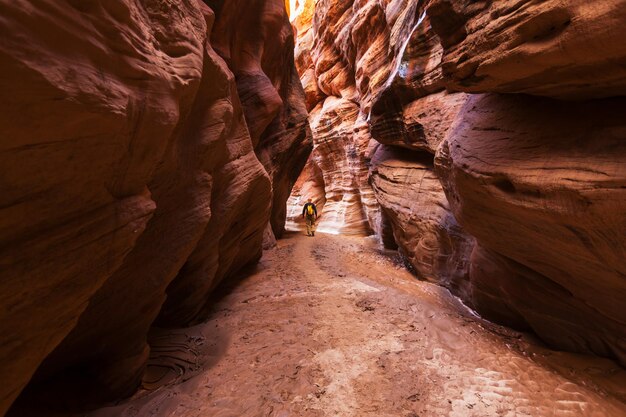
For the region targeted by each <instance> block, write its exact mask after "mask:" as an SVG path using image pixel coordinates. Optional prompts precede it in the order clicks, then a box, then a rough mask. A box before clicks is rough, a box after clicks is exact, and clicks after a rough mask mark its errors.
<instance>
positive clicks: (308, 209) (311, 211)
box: [306, 204, 313, 216]
mask: <svg viewBox="0 0 626 417" xmlns="http://www.w3.org/2000/svg"><path fill="white" fill-rule="evenodd" d="M306 212H307V214H308V215H309V216H312V215H313V204H309V205H308V206H306Z"/></svg>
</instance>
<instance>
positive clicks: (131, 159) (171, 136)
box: [0, 0, 311, 415]
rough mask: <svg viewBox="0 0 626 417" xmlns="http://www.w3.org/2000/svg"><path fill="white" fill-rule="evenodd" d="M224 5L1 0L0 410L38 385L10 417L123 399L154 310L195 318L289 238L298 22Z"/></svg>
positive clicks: (274, 4) (299, 128) (298, 153)
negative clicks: (285, 232)
mask: <svg viewBox="0 0 626 417" xmlns="http://www.w3.org/2000/svg"><path fill="white" fill-rule="evenodd" d="M35 3H36V4H35ZM229 4H230V3H229ZM227 6H228V5H227ZM216 10H217V16H216V13H214V11H213V10H211V9H210V8H209V7H207V6H206V5H205V4H204V3H202V2H200V1H196V0H193V1H183V0H168V1H151V2H143V1H136V0H114V1H109V2H102V3H100V2H77V1H62V2H58V1H43V2H41V1H40V2H30V1H23V2H18V3H3V4H2V5H0V14H1V15H2V19H1V21H0V34H1V35H2V37H1V39H0V54H1V60H2V65H1V66H0V74H1V76H0V87H1V88H0V91H1V92H2V93H0V94H2V100H0V103H1V104H0V106H1V110H2V111H0V134H1V135H2V137H3V138H5V140H4V141H3V144H2V152H1V153H0V164H1V165H2V167H3V170H2V184H3V192H2V195H1V197H0V199H2V203H1V204H0V207H1V209H0V210H1V212H2V213H1V216H0V218H1V219H2V220H0V246H1V247H2V248H3V249H2V254H1V256H0V264H1V265H2V267H1V268H0V269H1V271H2V272H1V275H2V279H0V291H1V293H2V294H3V302H2V306H3V310H2V314H0V329H1V332H2V334H3V335H4V336H3V337H4V340H3V344H2V347H0V379H2V381H3V384H2V387H1V388H0V415H2V414H4V412H5V411H6V410H7V409H8V407H9V406H10V404H11V403H12V402H13V401H14V400H15V399H16V397H17V396H18V395H19V394H20V392H21V391H22V389H23V388H24V387H25V386H26V384H27V383H28V382H29V380H31V378H32V380H31V384H30V385H29V387H28V388H27V390H26V391H25V392H24V394H23V396H22V399H21V400H20V401H19V402H18V404H17V405H16V406H15V407H14V408H13V411H12V413H13V414H15V415H24V413H25V411H24V410H25V408H24V407H26V408H28V407H32V406H35V405H36V406H38V407H42V408H43V409H50V408H51V407H53V406H54V407H60V408H78V407H83V406H90V405H93V404H97V403H100V402H101V401H106V400H112V399H116V398H119V397H120V396H125V395H129V394H131V393H132V392H133V390H134V389H135V388H136V387H137V385H138V383H139V382H140V379H141V374H142V372H143V366H144V364H145V360H146V358H147V354H148V346H147V344H146V336H147V333H148V331H149V329H150V327H151V325H152V323H153V322H154V320H155V319H156V317H157V315H160V318H159V323H160V325H181V324H187V323H189V322H192V321H194V320H196V319H197V318H199V317H202V314H203V311H204V309H205V306H206V302H207V296H208V294H209V293H210V291H211V290H212V289H213V288H214V287H215V286H216V285H217V284H218V283H219V282H220V281H221V280H223V279H225V278H227V277H229V276H232V275H233V274H234V273H235V272H236V271H238V270H239V269H240V268H242V267H243V266H244V265H246V264H248V263H250V262H253V261H255V260H257V259H258V258H259V257H260V255H261V245H262V240H263V235H264V231H265V230H266V227H267V225H268V221H270V220H271V223H272V226H273V228H274V231H275V232H276V233H280V231H282V223H281V220H280V217H281V215H282V216H283V222H284V210H285V201H286V199H287V197H288V195H289V191H290V190H289V188H290V187H291V185H292V184H293V182H295V177H296V176H297V173H298V172H299V170H300V169H301V167H302V166H303V165H304V163H305V161H306V157H307V155H308V152H309V151H310V146H311V144H310V135H309V134H308V126H307V122H306V112H305V105H304V93H303V91H302V88H301V87H300V85H299V83H298V82H297V78H296V77H294V76H293V74H294V73H295V72H294V71H295V70H294V66H293V55H292V53H291V52H290V51H291V50H292V46H291V44H292V42H293V36H292V34H291V30H290V25H289V23H288V20H287V16H286V12H285V10H284V8H283V2H282V1H280V0H275V1H269V0H268V1H258V2H257V7H256V8H255V9H254V10H251V11H250V13H251V15H250V16H252V15H253V14H254V13H257V14H254V16H252V17H250V16H249V17H248V18H246V16H244V15H241V14H233V13H232V12H229V9H228V7H223V8H222V7H217V8H216ZM258 13H260V16H263V17H264V19H258V17H259V14H258ZM222 27H229V28H230V29H231V31H232V33H225V32H220V33H219V36H216V35H215V33H216V32H215V29H216V28H222ZM242 28H245V29H242ZM212 33H213V36H211V34H212ZM237 33H239V34H245V37H244V38H239V37H237V36H235V35H236V34H237ZM228 36H230V38H228ZM218 38H219V39H218ZM222 40H223V41H224V42H226V43H228V44H229V47H230V48H231V49H228V48H222V43H221V42H222ZM213 44H215V45H218V46H219V47H215V48H214V47H213V46H212V45H213ZM259 44H261V45H263V44H267V45H269V46H268V47H266V48H260V49H259ZM246 48H248V49H250V48H252V49H254V50H257V51H258V50H260V53H259V54H257V55H255V56H253V57H250V58H249V60H248V61H246V62H245V63H241V61H237V60H235V59H232V57H234V56H236V55H237V54H239V55H240V56H247V55H246V52H245V50H246ZM285 51H287V52H285ZM218 52H219V53H220V54H222V56H220V55H219V54H218ZM229 53H230V55H229ZM255 65H256V67H255ZM250 67H254V68H255V70H256V72H255V73H254V74H252V76H251V77H252V78H251V79H250V80H252V81H250V80H248V79H245V77H241V76H239V75H241V74H243V73H245V71H246V70H248V69H249V68H250ZM233 73H234V74H239V75H233ZM281 165H282V166H281ZM166 293H167V302H166V304H165V306H163V304H164V302H165V301H166Z"/></svg>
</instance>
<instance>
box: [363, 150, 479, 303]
mask: <svg viewBox="0 0 626 417" xmlns="http://www.w3.org/2000/svg"><path fill="white" fill-rule="evenodd" d="M371 179H372V186H373V187H374V192H375V193H376V197H377V199H378V202H379V203H380V205H381V207H382V209H383V211H384V213H385V215H386V217H387V218H388V219H389V220H390V222H391V225H392V229H393V231H394V236H395V240H396V242H397V244H398V246H399V248H400V250H401V252H402V253H403V254H404V255H405V256H406V257H407V258H408V260H409V261H410V263H411V265H413V267H414V268H415V271H416V272H417V275H418V276H419V277H420V278H422V279H426V280H428V281H431V282H434V283H437V284H441V285H444V286H446V287H448V288H451V289H452V290H453V291H454V292H455V293H456V294H460V295H462V296H463V298H466V299H467V298H469V288H468V284H469V282H468V281H469V279H468V272H469V255H470V253H471V250H472V247H473V239H471V238H470V237H469V236H467V234H465V233H464V232H463V230H462V229H461V227H460V226H459V225H458V224H457V222H456V220H455V218H454V216H453V215H452V213H451V212H450V209H449V207H448V201H447V200H446V196H445V195H444V192H443V188H442V186H441V183H440V182H439V178H437V176H436V175H435V173H434V172H433V161H432V157H430V156H429V155H426V154H419V153H415V152H406V151H404V150H397V149H393V148H388V147H385V146H380V147H378V150H377V151H376V153H375V155H374V158H373V159H372V170H371Z"/></svg>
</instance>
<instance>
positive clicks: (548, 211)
mask: <svg viewBox="0 0 626 417" xmlns="http://www.w3.org/2000/svg"><path fill="white" fill-rule="evenodd" d="M624 105H626V101H624V100H623V99H606V100H595V101H589V102H585V103H564V102H556V101H554V100H548V99H539V98H533V97H525V96H497V95H487V96H474V97H472V99H471V100H470V101H469V102H468V103H467V106H466V107H465V109H464V110H463V111H462V113H461V118H460V122H459V124H458V125H457V126H456V127H455V128H454V132H453V134H452V135H450V137H449V139H448V142H447V143H446V144H445V146H443V147H442V148H441V149H440V154H439V157H438V160H437V163H438V172H439V174H440V177H441V178H442V180H443V184H444V187H445V189H446V192H447V195H448V198H449V200H450V203H451V205H452V207H453V210H454V213H455V215H456V217H457V218H458V219H459V221H461V222H462V224H463V225H464V226H465V228H466V229H467V230H468V231H469V232H470V233H471V234H472V235H474V236H476V237H477V238H478V240H479V241H480V243H481V245H483V246H485V247H487V248H489V249H492V250H493V251H495V252H498V253H499V254H501V255H503V256H505V257H507V258H509V259H511V260H512V261H515V262H517V263H519V264H521V265H522V266H525V267H526V268H528V269H529V270H530V271H531V272H532V273H533V275H532V276H533V277H534V278H533V280H532V281H533V282H537V284H536V285H538V286H539V285H540V284H541V282H539V281H540V280H543V281H544V282H545V284H544V285H548V283H549V284H550V285H552V286H553V287H554V288H556V290H555V291H543V290H540V288H541V287H539V288H537V291H536V292H534V291H532V290H530V289H527V290H526V291H510V290H508V291H505V293H506V297H505V299H506V300H507V301H509V304H511V305H513V306H517V305H519V304H520V303H521V304H526V303H527V299H528V298H529V296H530V299H532V300H533V302H534V303H535V305H534V307H533V309H534V312H533V311H531V309H529V308H525V309H524V310H523V314H522V315H523V316H524V317H526V318H527V320H529V321H531V320H532V322H529V324H530V325H531V327H533V328H535V327H536V329H535V330H536V331H537V333H538V334H540V335H542V336H544V337H549V338H550V341H551V342H554V343H558V342H559V341H560V345H563V346H566V347H568V348H573V347H578V349H577V350H581V349H583V350H588V351H591V352H594V353H597V354H602V355H610V356H617V357H619V358H620V359H621V361H622V362H625V359H626V351H625V350H624V344H623V341H624V339H623V338H624V335H625V334H626V328H625V327H624V323H626V316H625V314H626V311H625V310H624V307H623V300H624V297H626V280H624V275H625V274H626V269H625V267H626V265H625V264H624V255H626V252H625V248H626V234H625V233H624V231H625V230H626V214H625V213H626V188H625V186H626V165H625V164H624V161H626V122H625V121H624V118H623V116H622V110H621V109H623V108H624ZM481 253H482V252H481ZM484 257H485V256H484V255H481V258H484ZM511 263H512V262H511ZM479 267H480V265H479ZM506 268H507V269H511V267H508V266H507V267H506ZM505 270H506V269H504V270H503V271H502V278H501V280H506V278H505V275H507V274H506V273H505V272H504V271H505ZM477 274H478V273H477ZM517 274H518V275H520V278H519V280H520V281H522V280H523V281H527V280H526V279H524V278H523V277H524V276H527V275H529V274H528V273H523V272H519V273H517ZM481 282H482V283H483V284H485V283H486V282H485V280H482V281H481ZM518 286H519V284H518ZM557 290H558V291H557ZM545 298H547V299H554V301H555V302H556V301H558V302H560V303H562V304H559V305H555V304H554V303H553V304H552V305H551V304H550V302H549V301H544V300H545ZM566 300H567V301H566ZM540 303H542V304H540ZM477 307H480V303H477ZM583 307H584V308H583ZM576 311H579V313H576V314H574V313H575V312H576ZM582 311H585V314H582V313H581V312H582ZM538 316H539V317H541V320H538ZM581 317H585V318H586V319H585V320H581ZM592 322H593V323H595V325H593V326H588V327H587V326H586V324H590V323H592ZM585 329H588V330H585ZM561 332H562V333H561ZM583 341H585V342H583Z"/></svg>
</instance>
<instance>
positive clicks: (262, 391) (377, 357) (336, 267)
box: [91, 234, 626, 417]
mask: <svg viewBox="0 0 626 417" xmlns="http://www.w3.org/2000/svg"><path fill="white" fill-rule="evenodd" d="M152 345H153V354H152V359H151V364H150V366H149V368H148V372H147V375H146V378H145V382H144V389H143V390H142V391H141V392H140V393H138V394H137V395H136V396H135V397H134V398H133V399H131V400H128V401H126V402H124V403H122V404H119V405H117V406H113V407H108V408H104V409H101V410H98V411H96V412H94V413H92V414H91V417H113V416H116V417H117V416H122V417H131V416H133V417H134V416H141V417H143V416H177V417H192V416H193V417H200V416H203V417H205V416H207V417H208V416H211V417H234V416H272V417H287V416H292V417H296V416H297V417H300V416H303V417H304V416H306V417H308V416H311V417H313V416H320V417H321V416H337V417H351V416H353V417H361V416H372V417H373V416H377V417H383V416H388V417H391V416H393V417H398V416H402V417H405V416H406V417H417V416H420V417H425V416H477V417H478V416H481V417H483V416H510V417H513V416H533V417H538V416H598V417H599V416H607V417H608V416H610V417H617V416H626V372H625V371H624V370H623V369H622V368H620V367H619V366H617V365H616V364H614V363H613V362H611V361H608V360H602V359H597V358H590V357H586V356H581V355H573V354H566V353H560V352H554V351H551V350H549V349H546V348H544V347H542V346H541V345H540V343H538V342H536V341H534V340H533V338H532V337H531V336H527V335H524V334H521V333H518V332H515V331H512V330H509V329H506V328H503V327H500V326H496V325H493V324H491V323H488V322H486V321H484V320H481V319H480V318H478V317H476V316H474V315H473V314H472V312H471V311H469V310H468V309H467V308H465V307H464V306H463V305H462V304H461V303H460V302H459V301H458V300H457V299H456V298H454V297H452V296H450V294H449V293H448V292H447V291H446V290H444V289H442V288H440V287H437V286H435V285H431V284H428V283H424V282H419V281H417V280H416V279H415V278H414V277H413V276H412V275H411V274H410V273H409V272H407V271H406V270H405V269H404V268H403V267H402V266H401V265H400V264H399V262H397V260H396V259H394V257H393V256H388V255H386V254H384V253H381V252H380V251H378V250H377V249H376V246H375V245H374V244H373V242H372V241H370V240H369V239H364V238H346V237H337V236H329V235H323V234H318V236H316V237H315V238H307V237H306V236H302V235H300V234H291V235H289V236H288V237H287V239H285V240H282V241H280V242H279V247H278V248H277V249H275V250H272V251H269V252H266V254H265V256H264V258H263V260H262V262H261V264H260V265H259V266H258V267H257V268H256V269H255V270H254V271H253V272H252V274H251V275H250V276H248V277H247V278H245V279H243V280H242V282H241V283H240V284H239V285H237V286H236V287H234V288H233V289H232V291H230V292H229V293H228V294H226V295H224V296H223V297H222V298H221V299H219V300H218V301H217V303H216V305H215V307H214V311H213V312H212V313H211V316H210V318H209V320H208V321H207V322H206V323H203V324H200V325H198V326H195V327H192V328H188V329H179V330H162V331H155V332H154V334H153V335H152Z"/></svg>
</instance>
